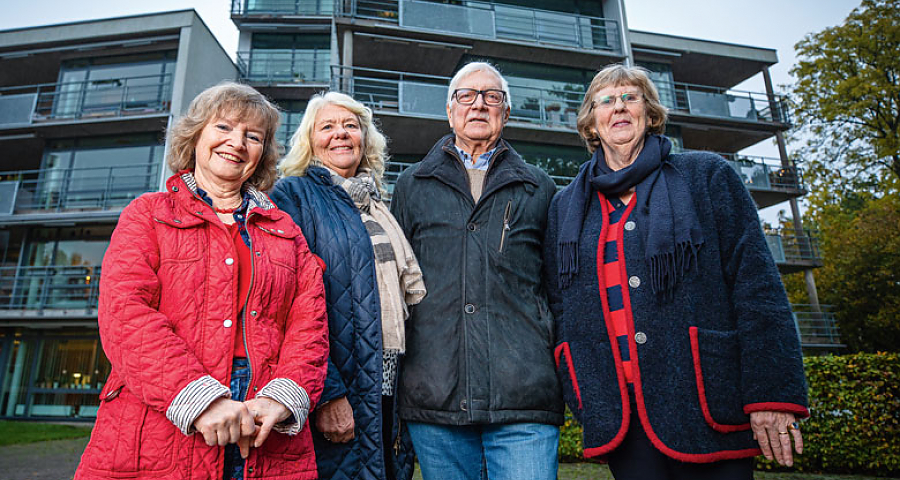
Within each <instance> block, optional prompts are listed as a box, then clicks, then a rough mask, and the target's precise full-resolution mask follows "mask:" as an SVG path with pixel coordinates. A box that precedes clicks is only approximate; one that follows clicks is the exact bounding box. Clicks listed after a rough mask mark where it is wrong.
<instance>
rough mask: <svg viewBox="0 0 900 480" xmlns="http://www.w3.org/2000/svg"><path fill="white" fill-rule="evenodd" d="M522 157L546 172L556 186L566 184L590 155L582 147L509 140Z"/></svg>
mask: <svg viewBox="0 0 900 480" xmlns="http://www.w3.org/2000/svg"><path fill="white" fill-rule="evenodd" d="M509 143H510V144H512V146H513V148H515V149H516V151H517V152H519V155H521V156H522V159H523V160H525V161H526V162H528V163H530V164H532V165H536V166H538V167H540V168H541V169H543V170H544V171H545V172H547V173H548V174H549V175H550V176H551V177H552V178H553V180H554V181H555V182H556V185H557V186H558V187H564V186H566V185H568V184H569V183H570V182H571V181H572V178H574V177H575V175H578V169H579V168H580V167H581V164H583V163H584V162H586V161H588V160H590V158H591V156H590V154H589V153H588V151H587V149H586V148H584V147H572V146H566V145H546V144H541V143H529V142H519V141H511V142H509Z"/></svg>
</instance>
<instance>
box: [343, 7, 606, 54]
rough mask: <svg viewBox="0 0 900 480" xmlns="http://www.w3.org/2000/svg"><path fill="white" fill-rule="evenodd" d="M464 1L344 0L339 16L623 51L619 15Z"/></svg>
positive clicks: (481, 36) (473, 35) (461, 33)
mask: <svg viewBox="0 0 900 480" xmlns="http://www.w3.org/2000/svg"><path fill="white" fill-rule="evenodd" d="M458 3H459V4H457V5H450V4H447V3H438V2H433V1H423V0H381V1H368V0H350V1H349V2H339V4H338V8H339V9H340V10H339V12H338V15H340V16H345V17H353V18H365V19H372V20H378V21H387V22H391V23H396V24H398V25H399V26H400V27H402V28H403V29H408V30H418V31H428V32H436V33H440V34H446V35H450V36H465V37H466V38H477V39H486V40H510V41H515V42H522V43H525V44H533V43H537V44H541V45H546V46H555V47H564V48H574V49H580V50H590V51H595V52H605V53H609V54H613V55H621V54H622V42H621V37H620V34H621V32H620V31H619V23H618V22H617V21H615V20H610V19H606V18H599V17H588V16H585V15H577V14H574V13H566V12H554V11H549V10H538V9H534V8H525V7H518V6H512V5H502V4H497V3H488V2H479V1H462V2H458ZM345 4H346V5H345Z"/></svg>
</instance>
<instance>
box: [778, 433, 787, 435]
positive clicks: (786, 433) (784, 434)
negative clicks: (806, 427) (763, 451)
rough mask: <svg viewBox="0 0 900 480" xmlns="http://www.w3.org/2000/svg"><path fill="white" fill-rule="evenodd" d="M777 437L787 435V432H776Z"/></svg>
mask: <svg viewBox="0 0 900 480" xmlns="http://www.w3.org/2000/svg"><path fill="white" fill-rule="evenodd" d="M778 434H779V435H787V434H788V432H778Z"/></svg>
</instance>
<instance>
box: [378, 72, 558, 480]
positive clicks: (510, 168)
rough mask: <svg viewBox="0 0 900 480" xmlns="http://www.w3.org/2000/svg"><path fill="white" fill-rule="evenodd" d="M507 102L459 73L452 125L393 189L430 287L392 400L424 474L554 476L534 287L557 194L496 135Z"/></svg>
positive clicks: (553, 428)
mask: <svg viewBox="0 0 900 480" xmlns="http://www.w3.org/2000/svg"><path fill="white" fill-rule="evenodd" d="M509 105H510V101H509V86H508V84H507V82H506V80H504V79H503V77H502V76H501V75H500V73H499V72H497V70H496V69H495V68H493V67H492V66H490V65H489V64H486V63H470V64H468V65H466V66H465V67H463V68H462V69H460V71H459V72H457V74H456V76H454V78H453V80H452V81H451V82H450V89H449V92H448V96H447V117H448V119H449V121H450V126H451V128H452V129H453V133H452V134H449V135H447V136H445V137H443V138H441V139H440V140H439V141H438V142H437V143H436V144H435V145H434V147H432V149H431V151H430V152H429V153H428V155H427V156H426V157H425V158H424V159H423V160H422V161H421V162H419V163H418V164H416V165H414V166H412V167H410V168H409V169H407V170H406V171H405V172H404V173H403V174H402V175H401V176H400V179H399V180H398V181H397V185H396V187H395V190H394V197H393V200H392V206H391V211H392V213H393V214H394V216H395V217H396V218H397V221H398V222H399V223H400V226H401V227H402V228H403V230H404V231H405V233H406V236H407V238H409V241H410V243H411V245H412V247H413V250H414V251H415V253H416V257H417V258H418V259H419V264H420V266H421V268H422V272H423V274H424V276H425V284H426V285H427V286H428V292H429V293H428V296H427V297H425V299H424V300H423V301H422V303H420V304H419V305H416V306H414V307H413V308H412V313H411V316H410V319H409V323H408V327H407V328H408V330H407V352H406V358H405V360H404V363H403V369H402V370H401V373H400V386H399V396H398V402H399V409H400V417H401V418H402V419H403V420H405V421H407V425H408V427H409V432H410V436H411V438H412V441H413V445H414V446H415V450H416V454H417V456H418V458H419V464H420V466H421V468H422V475H423V477H424V478H425V480H437V479H440V480H444V479H448V480H449V479H453V480H456V479H459V480H469V479H471V480H477V479H480V478H482V470H483V469H486V474H487V477H486V478H488V479H490V480H501V479H503V480H506V479H509V480H513V479H514V480H531V479H533V480H543V479H547V480H551V479H555V478H556V470H557V458H556V451H557V447H558V444H559V428H558V425H560V424H561V423H562V421H563V405H562V401H561V397H560V388H559V384H558V380H557V378H556V374H555V369H554V361H553V352H552V348H553V344H554V342H553V326H552V317H551V315H550V313H549V310H548V307H547V301H546V296H545V294H544V292H543V291H542V290H541V245H542V241H543V236H544V230H545V228H546V224H547V209H548V206H549V204H550V200H551V198H552V197H553V194H554V193H555V191H556V188H555V185H554V183H553V180H551V179H550V177H549V176H548V175H547V174H546V173H545V172H543V171H542V170H540V169H539V168H537V167H535V166H532V165H528V164H526V163H525V162H524V161H522V158H521V157H520V156H519V154H518V153H516V151H515V150H513V149H512V147H511V146H510V145H509V144H508V143H506V142H505V141H504V140H502V139H501V138H500V134H501V132H502V130H503V126H504V125H505V124H506V121H507V120H508V119H509V111H510V107H509Z"/></svg>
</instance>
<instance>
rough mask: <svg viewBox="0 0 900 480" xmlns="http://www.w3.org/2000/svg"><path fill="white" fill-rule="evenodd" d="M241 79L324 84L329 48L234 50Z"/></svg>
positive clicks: (296, 83)
mask: <svg viewBox="0 0 900 480" xmlns="http://www.w3.org/2000/svg"><path fill="white" fill-rule="evenodd" d="M237 64H238V71H240V73H241V78H243V79H244V80H247V81H248V82H252V83H265V84H269V85H275V84H278V85H284V84H290V85H304V84H312V85H314V86H316V87H321V86H323V85H328V80H329V75H328V70H329V65H330V64H331V50H328V49H324V50H320V49H315V50H251V51H249V52H238V62H237Z"/></svg>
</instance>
